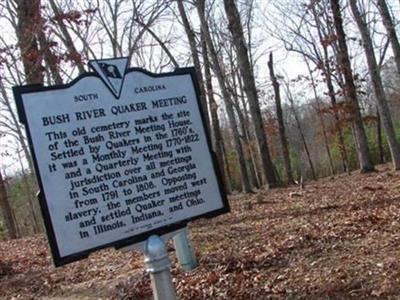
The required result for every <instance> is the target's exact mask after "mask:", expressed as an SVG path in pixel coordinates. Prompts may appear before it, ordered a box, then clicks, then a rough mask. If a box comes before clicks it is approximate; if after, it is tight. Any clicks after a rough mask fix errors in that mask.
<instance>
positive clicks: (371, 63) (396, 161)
mask: <svg viewBox="0 0 400 300" xmlns="http://www.w3.org/2000/svg"><path fill="white" fill-rule="evenodd" d="M350 7H351V11H352V12H353V15H354V19H355V20H356V23H357V26H358V29H359V30H360V33H361V38H362V41H363V46H364V51H365V56H366V59H367V65H368V70H369V74H370V76H371V81H372V87H373V90H374V94H375V99H376V102H377V105H378V109H379V115H380V117H381V120H382V124H383V128H384V129H385V132H386V137H387V140H388V144H389V149H390V154H391V157H392V163H393V168H394V169H395V170H399V169H400V145H399V143H398V142H397V139H396V133H395V131H394V126H393V121H392V117H391V115H390V109H389V106H388V103H387V100H386V95H385V91H384V89H383V84H382V78H381V76H380V73H379V68H378V63H377V61H376V57H375V53H374V48H373V44H372V39H371V36H370V33H369V30H368V27H367V24H366V23H365V21H364V20H363V17H362V16H361V13H360V10H359V9H358V7H357V3H356V2H355V1H350Z"/></svg>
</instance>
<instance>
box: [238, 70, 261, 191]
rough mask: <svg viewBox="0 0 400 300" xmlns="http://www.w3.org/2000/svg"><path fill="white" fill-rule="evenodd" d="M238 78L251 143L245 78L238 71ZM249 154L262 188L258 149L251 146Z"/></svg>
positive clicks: (252, 136)
mask: <svg viewBox="0 0 400 300" xmlns="http://www.w3.org/2000/svg"><path fill="white" fill-rule="evenodd" d="M236 78H237V79H238V83H239V90H240V101H241V102H242V107H243V115H244V121H245V124H246V125H245V126H246V129H247V133H248V140H249V142H251V140H253V139H254V135H253V134H252V133H251V130H252V127H251V128H250V126H251V122H250V118H249V113H248V111H247V107H246V101H245V96H244V89H243V78H242V76H240V74H239V70H236ZM249 153H250V158H251V165H250V166H252V167H253V168H254V171H255V174H256V180H257V184H256V187H257V188H260V187H261V186H262V185H263V175H262V172H261V169H260V168H259V167H258V165H259V164H257V161H259V153H258V151H257V149H256V150H255V151H254V150H253V147H252V146H251V145H249Z"/></svg>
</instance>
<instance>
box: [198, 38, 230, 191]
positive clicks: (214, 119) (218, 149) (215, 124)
mask: <svg viewBox="0 0 400 300" xmlns="http://www.w3.org/2000/svg"><path fill="white" fill-rule="evenodd" d="M201 47H202V51H201V53H202V55H203V63H204V75H205V86H206V92H207V97H208V101H209V103H210V115H211V128H212V130H211V132H212V136H213V139H212V143H213V149H214V151H215V153H216V155H217V160H218V163H219V166H220V171H221V173H222V177H223V181H224V183H225V188H226V191H227V193H231V192H232V186H231V178H232V177H231V173H230V170H229V166H228V164H225V160H224V153H225V145H224V141H223V137H222V134H221V126H220V124H219V119H218V105H217V102H216V101H215V98H214V91H213V85H212V77H211V70H210V61H209V58H208V52H207V51H208V50H207V44H206V41H205V38H204V33H203V31H201ZM225 169H226V171H225Z"/></svg>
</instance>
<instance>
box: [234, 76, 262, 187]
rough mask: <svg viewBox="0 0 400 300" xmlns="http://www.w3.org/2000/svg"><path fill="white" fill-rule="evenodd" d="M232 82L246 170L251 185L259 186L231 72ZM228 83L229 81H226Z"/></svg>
mask: <svg viewBox="0 0 400 300" xmlns="http://www.w3.org/2000/svg"><path fill="white" fill-rule="evenodd" d="M232 79H233V80H232V82H233V86H232V87H230V91H231V95H232V99H233V102H234V103H235V105H234V108H236V113H237V116H238V119H239V124H240V129H241V131H242V140H243V147H244V152H245V157H246V159H247V165H248V167H249V168H248V171H249V175H250V182H251V183H252V186H255V187H256V188H259V187H260V186H259V185H258V183H257V175H256V171H255V167H254V165H253V160H252V157H251V153H250V151H249V146H250V139H249V133H248V131H247V128H246V121H245V118H244V116H243V112H242V111H241V109H240V105H239V96H238V94H237V86H236V79H235V74H234V72H233V74H232ZM228 85H229V83H228Z"/></svg>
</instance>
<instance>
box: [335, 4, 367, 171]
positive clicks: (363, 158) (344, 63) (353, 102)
mask: <svg viewBox="0 0 400 300" xmlns="http://www.w3.org/2000/svg"><path fill="white" fill-rule="evenodd" d="M330 4H331V9H332V12H333V20H334V26H335V29H336V35H337V39H338V46H339V60H340V67H341V72H342V73H343V76H344V78H345V88H344V92H345V95H346V98H347V101H348V102H349V106H350V109H351V111H350V115H351V117H352V127H353V131H354V134H355V138H356V140H357V143H356V144H357V145H358V147H357V152H358V158H359V163H360V169H361V173H366V172H372V171H375V168H374V165H373V163H372V160H371V155H370V152H369V147H368V141H367V135H366V134H365V129H364V124H363V121H362V116H361V111H360V105H359V103H358V98H357V92H356V86H355V84H354V79H353V71H352V69H351V64H350V59H349V54H348V50H347V44H346V35H345V33H344V29H343V20H342V14H341V11H340V5H339V0H330Z"/></svg>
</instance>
